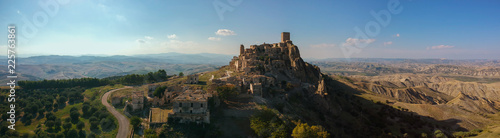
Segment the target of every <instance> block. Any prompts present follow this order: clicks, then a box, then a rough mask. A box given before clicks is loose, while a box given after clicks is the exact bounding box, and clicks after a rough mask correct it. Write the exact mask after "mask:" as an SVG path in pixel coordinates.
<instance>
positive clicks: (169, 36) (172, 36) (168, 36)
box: [167, 34, 177, 39]
mask: <svg viewBox="0 0 500 138" xmlns="http://www.w3.org/2000/svg"><path fill="white" fill-rule="evenodd" d="M167 38H168V39H177V35H175V34H171V35H167Z"/></svg>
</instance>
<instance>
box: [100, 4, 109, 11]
mask: <svg viewBox="0 0 500 138" xmlns="http://www.w3.org/2000/svg"><path fill="white" fill-rule="evenodd" d="M97 7H99V8H101V10H102V11H104V12H107V11H108V6H106V5H104V4H101V3H99V4H97Z"/></svg>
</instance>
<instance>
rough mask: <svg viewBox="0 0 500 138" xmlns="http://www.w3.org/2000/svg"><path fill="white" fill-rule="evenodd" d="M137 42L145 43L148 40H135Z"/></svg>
mask: <svg viewBox="0 0 500 138" xmlns="http://www.w3.org/2000/svg"><path fill="white" fill-rule="evenodd" d="M135 42H137V43H139V44H144V43H146V40H144V39H137V40H135Z"/></svg>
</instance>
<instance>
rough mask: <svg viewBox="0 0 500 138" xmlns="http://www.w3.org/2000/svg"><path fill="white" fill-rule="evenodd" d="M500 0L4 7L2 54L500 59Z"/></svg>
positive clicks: (11, 3) (93, 0)
mask: <svg viewBox="0 0 500 138" xmlns="http://www.w3.org/2000/svg"><path fill="white" fill-rule="evenodd" d="M498 7H500V1H496V0H481V1H470V0H468V1H466V0H440V1H434V0H376V1H374V0H317V1H302V0H300V1H299V0H293V1H290V0H272V1H269V0H198V1H195V0H144V1H136V0H134V1H132V0H121V1H118V0H37V1H28V0H2V1H0V26H3V27H0V28H4V29H5V30H4V32H5V33H0V37H1V38H3V39H0V50H1V51H0V52H2V53H5V54H4V55H6V53H7V35H8V32H7V26H9V25H15V26H16V36H17V47H16V50H17V56H18V57H28V56H36V55H74V56H80V55H107V56H110V55H137V54H158V53H169V52H177V53H189V54H194V53H217V54H228V55H237V54H238V53H239V46H240V44H243V45H245V47H247V48H248V47H249V46H250V45H254V44H261V43H264V42H265V43H277V42H280V37H281V32H290V34H291V40H292V41H293V43H294V44H295V45H297V46H298V47H299V50H300V52H301V56H302V57H303V58H317V59H322V58H448V59H500V16H498V14H499V13H500V8H498Z"/></svg>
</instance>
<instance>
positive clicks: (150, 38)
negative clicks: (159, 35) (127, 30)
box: [144, 36, 155, 40]
mask: <svg viewBox="0 0 500 138" xmlns="http://www.w3.org/2000/svg"><path fill="white" fill-rule="evenodd" d="M144 38H146V39H147V40H152V39H155V38H153V37H151V36H144Z"/></svg>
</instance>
